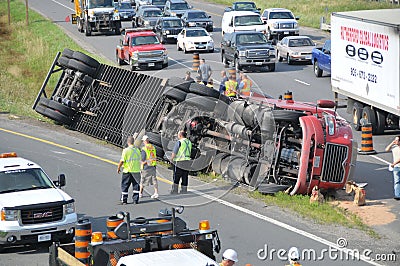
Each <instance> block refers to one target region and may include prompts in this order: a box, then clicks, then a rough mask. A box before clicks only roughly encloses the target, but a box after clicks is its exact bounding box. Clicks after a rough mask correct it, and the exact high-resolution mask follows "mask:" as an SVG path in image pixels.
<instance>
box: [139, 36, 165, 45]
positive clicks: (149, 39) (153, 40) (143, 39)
mask: <svg viewBox="0 0 400 266" xmlns="http://www.w3.org/2000/svg"><path fill="white" fill-rule="evenodd" d="M159 43H160V42H159V41H158V39H157V37H156V36H138V37H136V38H133V39H132V46H137V45H146V44H159Z"/></svg>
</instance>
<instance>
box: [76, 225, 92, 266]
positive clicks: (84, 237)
mask: <svg viewBox="0 0 400 266" xmlns="http://www.w3.org/2000/svg"><path fill="white" fill-rule="evenodd" d="M91 237H92V223H91V222H90V221H89V219H83V220H79V221H78V222H77V223H76V226H75V258H77V259H78V260H79V261H80V262H82V263H83V264H85V265H89V256H90V253H89V250H88V247H89V243H90V241H91Z"/></svg>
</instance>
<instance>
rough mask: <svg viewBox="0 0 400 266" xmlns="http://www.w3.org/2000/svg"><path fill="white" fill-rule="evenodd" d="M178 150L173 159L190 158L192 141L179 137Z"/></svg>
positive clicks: (183, 159)
mask: <svg viewBox="0 0 400 266" xmlns="http://www.w3.org/2000/svg"><path fill="white" fill-rule="evenodd" d="M179 142H180V143H181V145H180V146H179V150H178V152H177V154H176V156H175V158H174V160H175V161H177V162H178V161H188V160H190V154H191V152H192V142H190V140H188V139H180V140H179Z"/></svg>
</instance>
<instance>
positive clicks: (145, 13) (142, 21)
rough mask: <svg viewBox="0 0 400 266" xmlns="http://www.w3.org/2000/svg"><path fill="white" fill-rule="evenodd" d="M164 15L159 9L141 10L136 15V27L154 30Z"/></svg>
mask: <svg viewBox="0 0 400 266" xmlns="http://www.w3.org/2000/svg"><path fill="white" fill-rule="evenodd" d="M162 16H163V13H162V11H161V9H159V8H158V7H152V8H139V10H138V13H137V15H136V23H135V25H132V26H136V27H151V28H154V26H155V25H156V22H157V19H158V18H159V17H162Z"/></svg>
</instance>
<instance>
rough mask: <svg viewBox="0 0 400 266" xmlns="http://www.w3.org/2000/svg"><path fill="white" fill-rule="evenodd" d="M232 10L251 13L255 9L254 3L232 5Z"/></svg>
mask: <svg viewBox="0 0 400 266" xmlns="http://www.w3.org/2000/svg"><path fill="white" fill-rule="evenodd" d="M233 8H234V10H237V11H251V10H255V9H257V8H256V5H255V4H254V3H236V4H234V5H233Z"/></svg>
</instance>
